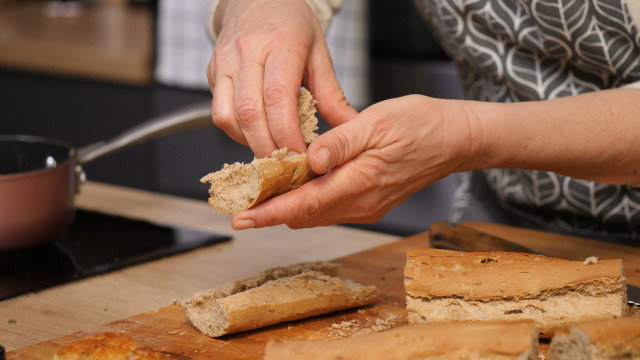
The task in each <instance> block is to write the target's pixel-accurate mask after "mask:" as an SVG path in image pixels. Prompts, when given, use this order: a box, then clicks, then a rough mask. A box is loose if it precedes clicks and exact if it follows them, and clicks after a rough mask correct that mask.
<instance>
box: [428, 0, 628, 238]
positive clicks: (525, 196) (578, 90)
mask: <svg viewBox="0 0 640 360" xmlns="http://www.w3.org/2000/svg"><path fill="white" fill-rule="evenodd" d="M634 1H635V0H634ZM415 3H416V5H417V6H418V8H419V9H420V10H421V11H422V13H423V15H424V17H425V18H426V19H427V20H428V21H429V22H430V23H431V25H432V27H433V30H434V34H435V35H436V37H437V38H438V39H439V41H440V42H441V44H442V46H443V47H444V49H445V51H447V52H448V54H449V55H450V56H451V57H452V58H453V59H454V61H455V62H456V63H457V64H458V66H459V67H460V73H461V74H462V81H463V86H464V89H465V94H466V97H467V98H469V99H473V100H480V101H492V102H514V101H531V100H547V99H555V98H559V97H564V96H571V95H578V94H582V93H586V92H592V91H598V90H603V89H610V88H616V87H620V86H623V85H625V84H629V83H632V82H637V81H640V33H639V32H638V28H637V26H636V23H634V21H633V19H632V18H631V17H630V15H629V12H628V9H627V7H626V4H625V1H623V0H416V1H415ZM636 20H640V19H636ZM603 121H606V119H604V120H603ZM484 176H485V179H486V181H487V183H488V185H489V187H490V189H489V191H493V192H494V195H495V196H496V198H497V199H498V202H499V204H500V206H501V207H502V208H503V209H504V210H506V211H507V212H509V213H511V214H515V215H516V216H518V217H520V218H522V219H526V220H527V221H528V222H531V223H535V224H538V225H539V226H541V227H544V228H547V229H552V230H561V231H570V232H574V233H578V234H582V235H587V236H599V237H602V236H613V237H616V238H620V237H622V238H636V237H637V236H638V235H639V234H640V189H638V188H634V187H631V186H624V185H617V186H612V185H602V184H597V183H594V182H591V181H585V180H579V179H573V178H570V177H567V176H563V175H560V174H556V173H551V172H545V171H532V170H522V169H491V170H486V171H484ZM463 184H465V185H464V188H461V189H459V191H456V193H455V196H456V199H454V202H453V206H454V209H453V213H456V211H458V210H459V209H456V206H458V205H464V204H467V203H468V201H467V200H466V199H467V198H468V194H465V191H463V190H464V189H468V188H471V187H470V186H468V183H465V182H463Z"/></svg>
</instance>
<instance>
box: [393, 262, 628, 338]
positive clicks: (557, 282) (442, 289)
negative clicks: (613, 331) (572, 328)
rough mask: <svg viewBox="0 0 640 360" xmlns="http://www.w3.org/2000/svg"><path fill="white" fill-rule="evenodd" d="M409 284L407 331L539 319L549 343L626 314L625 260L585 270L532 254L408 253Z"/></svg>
mask: <svg viewBox="0 0 640 360" xmlns="http://www.w3.org/2000/svg"><path fill="white" fill-rule="evenodd" d="M404 276H405V279H404V283H405V290H406V293H407V310H408V320H409V322H410V323H418V322H425V321H447V320H448V321H451V320H453V321H465V320H509V319H512V320H515V319H534V320H535V321H536V325H537V327H538V330H539V331H540V332H541V333H543V334H545V335H546V336H548V335H550V334H551V333H552V332H553V330H554V329H556V328H558V327H562V326H566V325H568V324H570V323H574V322H578V321H583V320H590V319H601V318H617V317H622V316H625V315H626V314H627V311H628V306H627V296H626V284H625V278H624V273H623V268H622V260H620V259H614V260H600V261H598V262H597V263H596V264H593V263H590V264H588V265H585V263H584V262H583V261H569V260H562V259H554V258H548V257H545V256H540V255H532V254H521V253H506V252H459V251H450V250H438V249H409V252H408V254H407V264H406V266H405V269H404Z"/></svg>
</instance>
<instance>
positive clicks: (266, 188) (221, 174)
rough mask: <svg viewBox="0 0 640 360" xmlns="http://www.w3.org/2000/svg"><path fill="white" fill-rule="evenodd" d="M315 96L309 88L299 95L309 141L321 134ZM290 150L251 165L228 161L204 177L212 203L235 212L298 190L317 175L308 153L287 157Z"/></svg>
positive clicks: (274, 154) (299, 112) (303, 127)
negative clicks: (319, 132)
mask: <svg viewBox="0 0 640 360" xmlns="http://www.w3.org/2000/svg"><path fill="white" fill-rule="evenodd" d="M315 113H316V107H315V100H313V96H312V95H311V93H310V92H309V91H308V90H306V89H301V90H300V95H299V97H298V117H299V118H300V129H301V130H302V134H303V136H304V140H305V143H307V144H309V143H311V141H313V140H314V139H315V138H316V137H318V134H316V133H315V131H316V130H317V129H318V119H317V118H316V117H315ZM286 153H287V149H286V148H284V149H280V150H276V151H275V152H274V153H273V154H271V157H267V158H262V159H254V160H253V161H252V162H251V163H249V164H243V163H235V164H231V165H229V164H225V165H224V167H223V168H222V170H220V171H217V172H214V173H210V174H208V175H206V176H204V177H203V178H202V179H200V182H202V183H210V184H211V188H210V189H209V195H210V197H209V204H211V206H213V207H214V208H216V209H217V210H218V211H221V212H223V213H227V214H235V213H237V212H240V211H242V210H246V209H249V208H251V207H253V206H255V205H257V204H259V203H261V202H263V201H265V200H267V199H269V198H271V197H274V196H277V195H280V194H284V193H286V192H288V191H291V190H294V189H297V188H298V187H300V186H302V185H303V184H304V183H306V182H308V181H310V180H311V179H313V178H314V177H316V175H315V174H314V173H313V172H312V171H311V168H310V167H309V164H308V163H307V154H306V153H303V154H299V155H292V156H286Z"/></svg>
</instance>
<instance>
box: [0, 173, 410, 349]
mask: <svg viewBox="0 0 640 360" xmlns="http://www.w3.org/2000/svg"><path fill="white" fill-rule="evenodd" d="M77 205H78V208H81V209H86V210H94V211H102V212H106V213H111V214H116V215H123V216H128V217H131V218H135V219H142V220H153V221H156V222H160V223H167V224H175V225H182V226H188V227H192V228H197V229H201V230H208V231H213V232H217V233H223V234H229V235H231V236H233V240H231V241H228V242H224V243H219V244H215V245H211V246H208V247H204V248H201V249H198V250H193V251H190V252H187V253H184V254H180V255H175V256H171V257H168V258H164V259H161V260H156V261H153V262H149V263H146V264H142V265H137V266H134V267H130V268H126V269H123V270H120V271H116V272H112V273H108V274H105V275H100V276H95V277H91V278H87V279H84V280H80V281H77V282H73V283H69V284H65V285H61V286H57V287H54V288H51V289H47V290H43V291H40V292H36V293H33V294H29V295H24V296H20V297H17V298H13V299H9V300H5V301H2V302H0V344H2V345H3V346H4V347H5V348H6V349H7V350H13V349H17V348H21V347H24V346H27V345H31V344H34V343H37V342H41V341H44V340H47V339H50V338H54V337H59V336H62V335H66V334H69V333H72V332H76V331H80V330H87V329H90V328H93V327H95V326H97V325H100V324H104V323H108V322H111V321H114V320H117V319H121V318H125V317H128V316H131V315H134V314H138V313H142V312H146V311H150V310H153V309H157V308H161V307H164V306H167V305H169V304H170V303H171V302H172V301H174V300H181V299H183V298H185V297H187V296H189V295H191V294H193V293H194V292H196V291H199V290H202V289H205V288H210V287H215V286H218V285H221V284H222V283H224V282H227V281H229V280H233V279H237V278H242V277H246V276H250V275H253V274H255V273H256V272H259V271H261V270H263V269H265V268H268V267H273V266H278V265H288V264H293V263H297V262H302V261H311V260H328V259H333V258H336V257H341V256H345V255H348V254H351V253H355V252H359V251H363V250H365V249H369V248H372V247H376V246H379V245H382V244H386V243H389V242H392V241H395V240H397V239H398V237H396V236H392V235H387V234H381V233H374V232H369V231H364V230H358V229H353V228H347V227H343V226H329V227H321V228H314V229H304V230H291V229H289V228H288V227H286V226H276V227H271V228H264V229H253V230H244V231H234V230H233V229H231V226H230V220H231V216H230V215H225V214H221V213H218V212H217V211H215V210H214V209H213V208H211V207H210V206H209V205H208V204H207V203H206V202H205V201H198V200H191V199H185V198H179V197H174V196H168V195H162V194H158V193H151V192H146V191H141V190H134V189H130V188H124V187H119V186H114V185H107V184H102V183H96V182H87V183H86V184H85V185H84V186H83V187H82V189H81V193H80V194H79V196H78V198H77Z"/></svg>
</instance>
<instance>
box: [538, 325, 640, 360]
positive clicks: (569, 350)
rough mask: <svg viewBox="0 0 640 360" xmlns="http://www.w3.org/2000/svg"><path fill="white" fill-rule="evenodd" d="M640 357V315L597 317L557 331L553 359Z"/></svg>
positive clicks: (550, 348) (576, 359)
mask: <svg viewBox="0 0 640 360" xmlns="http://www.w3.org/2000/svg"><path fill="white" fill-rule="evenodd" d="M613 359H640V318H637V317H633V318H632V317H630V318H624V319H613V320H611V319H607V320H593V321H586V322H582V323H578V324H575V325H573V326H571V327H570V328H569V329H565V330H562V331H559V332H557V333H556V334H555V335H554V336H553V340H551V346H550V347H549V360H613Z"/></svg>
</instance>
